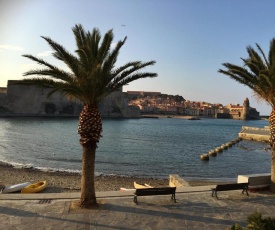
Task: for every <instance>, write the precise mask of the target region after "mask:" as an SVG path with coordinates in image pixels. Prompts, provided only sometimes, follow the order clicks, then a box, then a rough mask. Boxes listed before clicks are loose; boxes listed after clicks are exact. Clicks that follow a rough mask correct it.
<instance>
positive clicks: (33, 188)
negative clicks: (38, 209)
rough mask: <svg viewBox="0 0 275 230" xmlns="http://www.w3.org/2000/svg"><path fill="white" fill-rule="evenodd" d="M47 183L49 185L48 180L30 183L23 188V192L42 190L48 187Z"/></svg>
mask: <svg viewBox="0 0 275 230" xmlns="http://www.w3.org/2000/svg"><path fill="white" fill-rule="evenodd" d="M47 185H48V183H47V181H40V182H37V183H35V184H30V185H28V186H26V187H25V188H23V189H22V190H21V193H36V192H41V191H42V190H44V189H45V188H47Z"/></svg>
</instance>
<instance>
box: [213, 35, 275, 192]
mask: <svg viewBox="0 0 275 230" xmlns="http://www.w3.org/2000/svg"><path fill="white" fill-rule="evenodd" d="M256 46H257V49H258V52H257V51H255V50H254V49H253V48H252V47H251V46H248V47H247V52H248V56H249V57H248V58H247V59H244V58H241V59H242V61H243V63H244V66H237V65H233V64H230V63H223V64H222V65H223V66H224V67H226V68H227V70H222V69H220V70H219V71H218V72H220V73H223V74H225V75H227V76H229V77H230V78H232V79H234V80H235V81H237V82H239V83H241V84H243V85H246V86H248V87H249V88H250V89H252V91H253V92H254V93H255V96H256V97H257V98H258V99H260V100H264V101H266V102H267V103H268V104H269V105H271V107H272V111H271V114H270V117H269V125H270V145H271V149H272V159H271V186H270V190H271V191H273V192H275V38H273V39H272V40H271V41H270V48H269V53H268V57H266V55H265V54H264V52H263V50H262V49H261V47H260V46H259V45H258V44H257V43H256Z"/></svg>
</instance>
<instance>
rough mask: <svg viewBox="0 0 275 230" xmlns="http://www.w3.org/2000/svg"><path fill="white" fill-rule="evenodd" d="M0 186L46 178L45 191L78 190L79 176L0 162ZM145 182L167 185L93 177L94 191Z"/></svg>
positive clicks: (158, 183) (166, 181)
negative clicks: (16, 166) (17, 166)
mask: <svg viewBox="0 0 275 230" xmlns="http://www.w3.org/2000/svg"><path fill="white" fill-rule="evenodd" d="M0 175H1V177H0V187H5V186H9V185H13V184H18V183H23V182H32V183H36V182H38V181H42V180H46V181H47V182H48V187H47V189H46V190H44V191H43V192H45V193H60V192H79V191H80V183H81V180H80V178H81V176H80V174H76V173H67V172H43V171H39V170H37V169H24V168H14V167H13V166H11V165H7V164H4V163H0ZM134 181H136V182H138V183H147V184H150V185H151V186H154V187H163V186H168V184H169V175H167V179H154V178H136V177H120V176H97V177H96V178H95V187H96V191H98V192H100V191H118V190H120V188H134V186H133V182H134ZM189 184H190V186H198V185H207V184H216V183H215V182H209V181H189Z"/></svg>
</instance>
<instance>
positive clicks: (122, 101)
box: [0, 81, 260, 120]
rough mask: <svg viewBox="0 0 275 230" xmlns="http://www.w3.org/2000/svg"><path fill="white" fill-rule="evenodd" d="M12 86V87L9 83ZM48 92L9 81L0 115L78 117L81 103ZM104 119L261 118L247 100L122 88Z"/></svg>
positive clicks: (103, 107) (107, 103)
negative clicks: (225, 100)
mask: <svg viewBox="0 0 275 230" xmlns="http://www.w3.org/2000/svg"><path fill="white" fill-rule="evenodd" d="M11 83H12V84H11ZM48 93H49V89H46V88H45V89H43V88H37V87H34V86H23V85H17V84H16V81H8V84H7V87H0V116H78V115H79V113H80V111H81V109H82V104H81V103H80V102H79V101H71V100H69V99H67V98H65V97H64V96H63V95H61V94H60V93H55V94H53V95H52V96H51V97H50V98H48V97H47V94H48ZM99 107H100V112H101V114H102V116H103V117H112V118H113V117H122V118H139V117H142V116H146V115H147V116H148V115H166V116H172V115H180V116H194V117H211V118H227V119H242V120H250V119H260V113H259V112H258V111H257V110H256V109H255V108H252V107H250V103H249V99H248V98H244V99H243V102H242V103H241V104H231V103H229V104H227V105H222V104H219V103H218V104H211V103H209V102H205V101H199V102H198V101H190V100H186V99H185V98H184V97H183V96H180V95H170V94H163V93H161V92H145V91H127V92H122V89H120V90H118V91H116V92H113V93H112V94H110V95H109V96H107V97H106V98H105V99H104V100H103V101H102V103H101V104H100V106H99Z"/></svg>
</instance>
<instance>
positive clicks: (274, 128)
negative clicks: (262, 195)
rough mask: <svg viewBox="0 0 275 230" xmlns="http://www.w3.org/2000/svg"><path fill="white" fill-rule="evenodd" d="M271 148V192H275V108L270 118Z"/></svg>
mask: <svg viewBox="0 0 275 230" xmlns="http://www.w3.org/2000/svg"><path fill="white" fill-rule="evenodd" d="M269 127H270V146H271V151H272V155H271V186H270V191H272V192H275V108H272V111H271V114H270V117H269Z"/></svg>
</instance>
